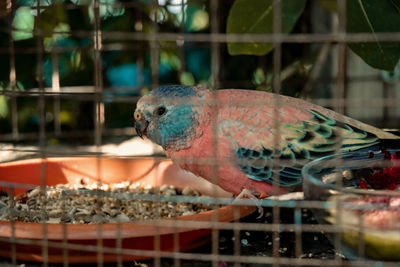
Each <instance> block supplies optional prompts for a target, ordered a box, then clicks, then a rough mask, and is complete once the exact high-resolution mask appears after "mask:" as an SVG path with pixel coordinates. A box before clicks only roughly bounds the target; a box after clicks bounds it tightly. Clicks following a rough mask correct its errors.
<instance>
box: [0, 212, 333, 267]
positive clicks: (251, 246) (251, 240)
mask: <svg viewBox="0 0 400 267" xmlns="http://www.w3.org/2000/svg"><path fill="white" fill-rule="evenodd" d="M280 213H281V223H282V224H291V223H293V221H294V220H293V210H290V209H281V211H280ZM271 214H272V209H271V208H265V209H264V215H265V216H264V217H263V218H260V219H257V217H258V213H257V212H254V213H253V214H251V215H249V216H247V217H245V218H243V219H241V222H257V223H271V222H272V215H271ZM302 223H303V224H317V222H316V219H315V218H314V216H313V215H312V213H311V212H310V211H309V210H307V209H303V210H302ZM272 239H273V235H272V232H260V231H241V232H240V241H239V243H240V255H243V256H270V257H272V256H273V245H272V244H273V240H272ZM279 239H280V249H279V254H280V256H281V257H284V258H295V257H296V241H295V233H294V232H284V233H281V234H280V236H279ZM218 248H219V250H218V254H219V255H233V254H234V233H233V231H228V230H222V231H220V233H219V246H218ZM302 248H303V253H302V255H301V256H300V258H304V259H305V258H315V259H334V258H335V257H336V256H337V255H338V254H337V253H336V251H335V250H334V248H333V246H332V244H331V243H330V242H329V240H328V239H327V238H326V236H325V235H324V234H323V233H321V232H315V233H314V232H312V233H309V232H303V233H302ZM190 252H191V253H199V257H201V254H210V253H212V244H211V243H209V244H207V245H204V246H202V247H200V248H197V249H195V250H192V251H190ZM179 262H180V266H187V267H189V266H198V267H203V266H204V267H206V266H212V262H209V261H201V260H180V261H179ZM2 264H11V260H9V259H4V258H0V265H2ZM17 264H20V265H22V264H23V266H25V267H36V266H42V265H43V264H41V263H30V262H17ZM155 265H156V264H155V261H154V260H153V259H152V260H146V261H140V262H136V263H135V262H124V263H123V264H122V266H140V267H144V266H149V267H151V266H155ZM175 265H176V261H175V260H174V259H172V258H161V259H160V266H167V267H168V266H175ZM233 265H234V263H233V262H219V266H221V267H222V266H233ZM47 266H52V267H59V266H63V265H62V264H52V263H49V264H48V265H47ZM70 266H79V264H78V265H76V264H74V265H70ZM85 266H98V265H97V264H91V265H85ZM103 266H105V267H112V266H118V264H117V263H105V264H104V265H103ZM241 266H265V264H256V263H242V264H241ZM281 266H283V265H281Z"/></svg>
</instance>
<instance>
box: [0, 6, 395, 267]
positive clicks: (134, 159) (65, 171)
mask: <svg viewBox="0 0 400 267" xmlns="http://www.w3.org/2000/svg"><path fill="white" fill-rule="evenodd" d="M399 12H400V3H399V2H398V1H394V0H381V1H373V0H359V1H356V0H337V1H336V0H309V1H306V0H282V1H281V0H264V1H262V0H210V1H208V0H132V1H129V0H3V1H1V2H0V28H1V30H0V59H1V60H0V62H1V63H2V64H1V65H0V90H1V91H0V125H1V127H0V142H1V143H0V147H1V151H0V161H1V163H0V188H1V194H0V216H1V220H0V247H1V251H0V263H1V265H5V266H7V265H9V266H14V265H24V266H41V265H44V266H61V265H63V266H68V265H74V264H76V265H77V266H78V265H81V264H88V265H97V266H269V265H271V266H322V265H326V266H395V265H396V264H398V261H399V260H400V259H399V258H398V255H400V237H399V236H398V233H400V231H399V230H400V229H399V227H400V225H399V224H398V219H400V217H398V206H396V204H393V205H394V206H390V205H389V204H388V203H392V202H391V201H392V200H393V203H394V202H395V200H396V199H399V197H400V195H399V194H398V191H397V190H399V184H400V177H399V175H398V174H397V173H395V174H394V176H393V177H394V178H393V179H394V180H391V182H390V183H389V184H388V185H387V186H388V187H391V188H390V189H391V190H390V191H388V190H386V189H388V188H386V187H384V186H383V187H382V188H379V189H382V190H383V191H379V193H376V192H375V191H378V189H377V188H375V191H374V190H373V189H371V185H370V184H368V185H367V184H364V182H365V181H364V180H362V179H361V180H360V179H359V178H356V179H353V178H354V177H351V179H348V177H347V176H346V175H348V174H345V172H346V170H347V169H346V168H352V169H351V170H352V171H351V172H350V173H351V175H355V174H357V173H360V172H365V169H367V168H370V166H365V167H364V168H361V166H363V164H366V163H371V161H373V164H378V163H379V162H381V159H380V157H381V156H382V157H384V154H385V153H386V155H387V153H392V154H393V155H394V156H393V157H392V158H393V160H392V161H393V162H394V163H393V164H394V165H387V163H379V164H381V165H379V166H380V168H381V169H379V171H376V170H375V169H374V170H375V171H376V173H380V171H382V173H383V172H384V171H385V170H384V168H386V167H387V168H392V169H390V170H393V173H394V172H395V171H396V170H397V169H396V168H397V166H398V165H396V164H397V163H396V162H397V161H396V160H397V159H398V158H397V156H396V155H397V154H396V149H398V146H399V145H398V142H397V141H396V140H395V139H393V140H386V141H385V147H386V148H387V149H390V151H389V152H388V151H387V150H385V151H383V152H375V154H374V153H373V154H372V156H371V154H370V153H369V152H367V153H366V154H365V153H364V154H362V155H361V154H360V155H361V156H357V160H359V159H360V158H361V159H362V162H361V163H360V162H356V163H354V161H351V160H353V158H352V157H353V155H352V156H350V159H351V160H350V161H348V160H349V157H342V156H340V153H339V152H340V149H339V147H340V145H341V144H343V140H342V139H340V138H339V139H340V142H338V143H337V144H335V145H336V148H335V150H334V151H333V152H332V151H331V152H332V153H329V154H330V155H328V158H324V159H322V160H321V159H320V161H317V162H313V163H311V164H312V165H310V166H309V165H307V166H308V168H306V169H303V170H302V171H303V179H304V180H305V181H306V182H305V183H304V185H303V189H304V193H303V190H300V188H297V190H296V192H290V193H286V194H278V195H274V196H268V197H266V198H263V199H256V200H254V199H252V198H249V199H246V198H240V199H237V198H236V199H235V198H234V197H232V194H231V193H229V192H227V191H225V190H223V189H221V188H220V187H218V186H215V185H213V184H212V183H209V182H207V181H206V180H204V179H202V178H199V177H197V176H195V175H193V174H191V173H190V172H185V171H183V170H181V169H180V168H178V167H177V166H176V164H175V163H172V162H171V161H170V160H169V159H168V158H167V157H166V154H165V153H164V151H163V149H162V148H161V147H160V146H158V145H155V144H153V143H152V142H150V141H149V140H148V139H146V138H145V139H141V138H140V137H139V136H138V135H137V133H136V132H135V129H134V123H132V121H131V118H133V116H134V111H135V108H136V103H137V102H138V100H139V99H140V98H141V97H142V96H144V95H146V94H147V93H148V92H151V91H152V90H154V89H156V88H158V87H160V86H165V85H171V84H180V85H185V86H196V88H206V89H207V90H208V89H209V90H210V92H211V94H213V95H214V96H215V98H213V99H211V100H210V101H209V102H210V103H197V105H200V106H201V105H202V104H207V105H208V104H210V105H211V106H212V107H213V108H215V109H218V101H219V100H218V98H217V97H216V96H217V94H218V91H219V90H222V89H228V88H233V89H248V90H252V91H257V92H258V91H266V92H272V93H278V94H281V95H285V96H292V97H296V98H301V99H305V100H307V101H308V102H311V103H314V104H317V105H320V106H323V107H326V108H328V109H331V110H334V111H336V112H338V113H341V114H345V115H347V116H349V117H351V118H354V119H357V120H360V121H363V122H364V123H367V124H369V125H373V126H375V127H378V128H382V129H385V131H387V132H390V133H393V134H394V135H397V134H398V130H397V129H400V125H399V117H400V108H399V99H400V96H399V92H400V91H399V90H400V63H399V62H400V61H399V58H400V27H399V26H398V25H400V16H399ZM276 99H277V101H276V102H275V103H273V107H272V109H273V110H274V112H276V113H274V114H275V115H277V114H278V113H279V110H280V108H281V105H282V103H281V101H280V100H279V98H276ZM269 103H270V102H268V104H269ZM231 104H232V105H233V106H235V105H241V106H245V107H250V108H253V109H258V108H260V107H263V106H265V105H267V102H266V101H264V99H262V98H260V99H259V100H257V101H254V100H251V101H250V100H246V98H243V99H242V101H240V103H231ZM273 117H274V119H273V120H272V121H271V122H270V126H271V129H278V130H277V132H278V134H277V137H276V139H274V141H275V142H274V145H273V147H274V148H275V146H276V147H279V142H280V139H279V132H280V131H281V130H279V129H281V128H279V127H280V125H281V124H282V122H281V121H279V119H277V118H278V117H279V116H273ZM254 119H257V118H254ZM212 122H213V129H214V130H213V134H214V135H215V136H216V134H217V130H216V129H218V127H219V126H218V122H217V120H213V121H212ZM353 130H354V129H353ZM340 135H341V134H339V136H340ZM215 147H216V146H214V148H215ZM214 153H218V151H214ZM360 153H361V152H360ZM331 154H332V155H331ZM215 155H216V154H215ZM357 155H359V154H357ZM329 156H330V157H331V158H329ZM201 160H202V159H199V158H197V157H193V158H190V157H184V158H178V159H175V162H177V163H179V162H181V163H185V162H193V161H195V162H199V164H202V161H201ZM205 160H206V161H205V163H207V164H209V161H211V163H212V168H214V171H215V170H217V168H218V164H219V163H220V162H219V161H218V160H216V159H215V158H211V159H210V158H208V159H205ZM207 160H208V161H207ZM280 160H282V159H280ZM324 160H327V162H328V163H325V162H324ZM332 160H336V161H334V163H332ZM274 162H275V161H274ZM321 162H322V163H321ZM203 163H204V162H203ZM273 164H275V163H273ZM321 164H322V165H321ZM332 164H333V165H332ZM274 166H275V165H274ZM349 166H350V167H349ZM374 166H375V165H374ZM355 167H358V169H361V171H360V172H358V171H357V170H358V169H357V170H356V168H355ZM274 168H275V167H274ZM374 168H375V167H374ZM393 168H394V169H393ZM333 170H334V171H333ZM338 172H340V173H342V175H339V178H338ZM215 173H216V174H218V172H215ZM321 173H323V174H324V175H325V176H320V174H321ZM347 173H349V172H347ZM329 174H332V175H329ZM377 175H378V174H377ZM390 175H391V174H390ZM396 175H397V176H396ZM342 176H343V177H342ZM346 177H347V178H346ZM368 177H369V176H368ZM371 177H372V176H371ZM390 177H392V176H390ZM214 178H215V179H214ZM214 178H213V179H211V182H214V183H218V175H215V177H214ZM342 178H343V179H342ZM329 179H331V180H329ZM332 179H333V182H332ZM371 179H372V178H371ZM388 179H389V178H388ZM390 179H392V178H390ZM396 179H397V180H396ZM353 180H355V182H354V183H353V184H350V181H353ZM274 181H275V180H274ZM367 182H368V181H367ZM63 184H68V186H66V185H63ZM273 185H274V187H275V188H278V185H279V184H278V182H274V184H273ZM349 186H356V187H359V188H358V189H356V190H355V191H354V190H353V189H348V187H349ZM367 187H368V188H367ZM384 189H385V190H384ZM349 190H350V191H349ZM352 190H353V191H352ZM357 190H364V191H362V192H363V193H360V192H361V191H357ZM365 190H367V191H368V192H369V193H365ZM371 192H372V193H371ZM374 192H375V193H374ZM340 194H344V195H346V196H348V195H351V196H354V195H357V194H361V195H362V197H364V196H365V195H368V199H370V200H371V201H370V202H368V203H361V204H363V205H361V207H359V206H358V205H356V204H354V203H353V202H350V203H349V202H347V201H348V198H340V197H339V198H337V197H336V195H340ZM360 198H361V197H360V196H358V198H356V199H360ZM375 198H379V199H380V200H382V199H384V200H382V201H380V200H379V201H378V200H376V199H375ZM374 199H375V200H376V201H375V202H379V203H378V204H382V203H384V204H385V205H386V206H385V207H384V208H382V206H378V207H377V206H374V205H373V204H376V203H372V202H374V201H373V200H374ZM78 200H82V201H83V202H84V203H85V204H84V205H86V206H84V207H78V208H77V207H73V203H77V202H78ZM359 202H360V201H359ZM357 203H358V202H357ZM371 203H372V204H371ZM364 204H368V205H364ZM371 205H372V207H371ZM388 205H389V206H390V207H388ZM167 206H171V207H173V208H172V210H168V209H167ZM105 207H107V208H108V210H107V213H104V209H105ZM133 207H135V208H133ZM257 207H258V209H257ZM260 207H262V209H263V212H262V213H261V214H260V211H259V210H260V209H259V208H260ZM130 209H132V211H129V210H130ZM178 209H180V211H179V212H180V213H179V212H178ZM380 209H384V212H383V213H384V214H383V213H382V214H380V213H379V212H378V213H376V215H375V217H374V218H375V219H376V221H379V222H381V221H380V220H385V219H382V218H383V217H384V215H385V216H386V215H388V216H389V217H390V220H392V221H391V223H390V224H385V223H380V224H379V222H378V223H375V224H379V227H378V228H374V229H373V230H370V229H369V228H368V227H369V225H368V222H369V221H366V220H365V218H366V217H367V216H368V215H370V214H369V213H367V212H365V210H367V211H371V210H372V212H374V211H376V210H380ZM323 212H325V214H326V213H328V214H330V216H329V218H330V219H329V220H326V218H325V217H321V214H323ZM78 213H79V215H77V214H78ZM360 214H361V215H360ZM260 215H261V216H260ZM79 216H80V217H79ZM323 216H325V215H323ZM332 218H333V219H332ZM348 218H351V220H350V219H348ZM385 218H386V217H385ZM396 218H397V219H396ZM350 221H351V222H350ZM347 224H351V228H346V227H347V226H348V225H347ZM375 224H373V226H374V227H375V226H376V225H375ZM345 226H346V227H345ZM349 229H350V230H349ZM373 231H375V232H373Z"/></svg>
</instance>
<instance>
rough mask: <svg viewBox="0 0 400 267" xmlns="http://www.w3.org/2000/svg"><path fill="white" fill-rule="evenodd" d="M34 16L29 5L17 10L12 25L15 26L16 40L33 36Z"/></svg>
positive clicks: (14, 35)
mask: <svg viewBox="0 0 400 267" xmlns="http://www.w3.org/2000/svg"><path fill="white" fill-rule="evenodd" d="M34 20H35V18H34V16H33V15H32V12H31V10H30V8H29V7H20V8H18V9H17V10H16V11H15V16H14V20H13V22H12V25H13V27H14V29H15V30H14V31H13V37H14V40H16V41H18V40H25V39H29V38H32V36H33V34H32V30H33V25H34Z"/></svg>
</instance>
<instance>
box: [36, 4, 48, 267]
mask: <svg viewBox="0 0 400 267" xmlns="http://www.w3.org/2000/svg"><path fill="white" fill-rule="evenodd" d="M40 10H41V8H40V1H37V2H36V12H37V14H38V16H39V14H40ZM38 25H39V24H38V23H35V37H36V60H37V64H36V72H37V82H38V88H39V98H38V107H39V150H40V152H39V154H40V158H41V164H40V180H41V181H40V189H41V190H40V191H41V194H42V196H43V198H41V201H42V207H43V210H42V211H41V215H42V216H43V217H45V216H46V204H47V198H46V184H47V182H46V179H47V177H46V161H45V159H46V151H45V148H46V117H45V105H46V103H45V96H44V69H43V68H44V67H43V51H44V49H43V33H42V30H41V29H40V28H39V27H38ZM42 226H43V228H42V230H43V238H42V258H43V266H47V265H48V253H49V251H48V239H47V223H46V222H45V221H44V222H43V223H42Z"/></svg>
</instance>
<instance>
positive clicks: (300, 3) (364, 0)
mask: <svg viewBox="0 0 400 267" xmlns="http://www.w3.org/2000/svg"><path fill="white" fill-rule="evenodd" d="M272 3H273V1H272V0H268V1H257V0H236V1H235V2H234V4H233V6H232V8H231V10H230V13H229V17H228V21H227V30H226V31H227V33H251V34H270V33H272V32H273V6H272ZM346 3H347V18H346V20H347V24H346V25H347V32H348V33H370V34H372V35H375V34H377V33H385V32H386V33H388V32H398V31H399V30H400V26H399V25H400V1H399V0H380V1H376V0H347V1H346ZM318 4H319V6H320V7H322V8H324V9H326V10H329V11H330V12H336V11H337V1H335V0H318ZM304 5H305V0H290V1H289V0H282V32H283V33H289V32H290V31H291V30H292V29H293V27H294V25H295V24H296V21H297V20H298V18H299V17H300V15H301V14H302V12H303V8H304ZM348 46H349V47H350V49H351V50H352V51H353V52H355V53H356V54H357V55H359V56H360V57H361V58H362V59H363V60H364V61H365V62H366V63H367V64H369V65H370V66H372V67H374V68H378V69H382V70H386V71H393V70H394V68H395V66H396V64H397V63H398V61H399V58H400V43H398V42H396V43H395V42H386V43H383V42H378V41H375V42H361V43H349V44H348ZM272 49H273V44H272V43H233V42H232V43H229V44H228V51H229V53H230V54H231V55H240V54H242V55H243V54H246V55H256V56H260V55H265V54H268V53H269V52H271V50H272Z"/></svg>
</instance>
